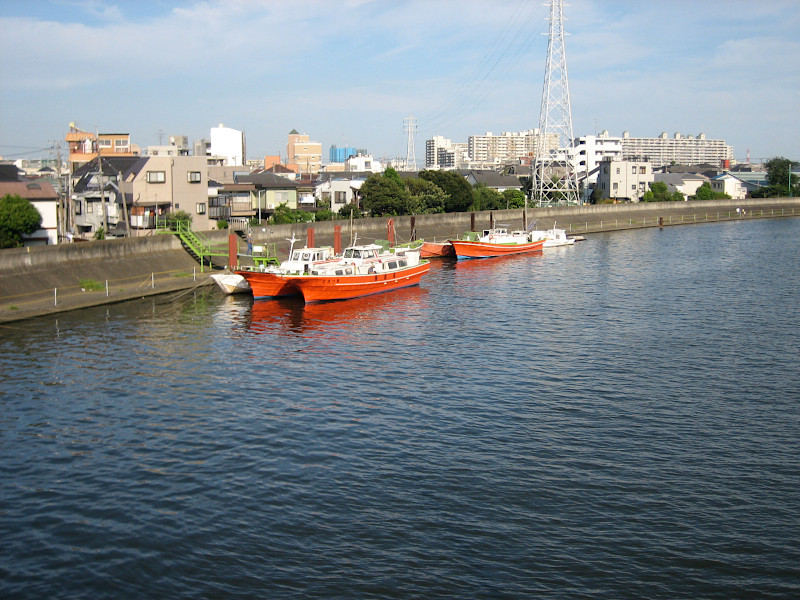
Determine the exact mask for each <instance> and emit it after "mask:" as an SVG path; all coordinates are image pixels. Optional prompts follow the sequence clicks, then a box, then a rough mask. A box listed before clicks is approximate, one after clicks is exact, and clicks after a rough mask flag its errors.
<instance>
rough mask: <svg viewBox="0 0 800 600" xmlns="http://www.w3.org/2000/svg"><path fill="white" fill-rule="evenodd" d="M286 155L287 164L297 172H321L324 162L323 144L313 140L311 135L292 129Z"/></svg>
mask: <svg viewBox="0 0 800 600" xmlns="http://www.w3.org/2000/svg"><path fill="white" fill-rule="evenodd" d="M286 156H287V163H286V166H287V167H289V168H290V169H292V170H293V171H294V172H295V173H319V171H320V165H321V163H322V144H321V143H320V142H312V141H310V138H309V136H307V135H305V134H301V133H298V132H297V130H296V129H292V130H291V131H290V132H289V140H288V143H287V144H286Z"/></svg>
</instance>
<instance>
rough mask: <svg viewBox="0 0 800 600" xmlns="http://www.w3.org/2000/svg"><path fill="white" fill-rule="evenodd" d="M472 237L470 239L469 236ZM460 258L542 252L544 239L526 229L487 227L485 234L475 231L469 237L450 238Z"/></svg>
mask: <svg viewBox="0 0 800 600" xmlns="http://www.w3.org/2000/svg"><path fill="white" fill-rule="evenodd" d="M470 237H471V238H472V239H469V238H470ZM450 243H451V244H453V248H454V250H455V253H456V256H457V257H458V258H492V257H496V256H508V255H510V254H522V253H527V252H541V251H542V248H543V247H544V239H540V238H538V237H536V236H535V235H531V234H530V233H528V232H526V231H511V232H509V231H508V228H507V227H503V226H499V227H494V228H493V229H485V230H484V231H483V235H481V236H478V235H477V234H475V233H473V234H472V235H471V236H467V239H462V240H450Z"/></svg>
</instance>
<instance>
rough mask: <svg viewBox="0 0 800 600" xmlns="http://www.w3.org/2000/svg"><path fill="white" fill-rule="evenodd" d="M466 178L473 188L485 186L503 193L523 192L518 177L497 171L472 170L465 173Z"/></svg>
mask: <svg viewBox="0 0 800 600" xmlns="http://www.w3.org/2000/svg"><path fill="white" fill-rule="evenodd" d="M464 177H465V178H466V180H467V183H469V184H470V185H471V186H473V187H474V186H476V185H484V186H486V187H487V188H489V189H493V190H496V191H497V192H499V193H501V194H502V193H503V192H505V191H506V190H519V191H522V182H521V181H520V180H519V177H517V176H516V175H503V174H502V173H498V172H497V171H478V170H471V171H467V172H465V173H464Z"/></svg>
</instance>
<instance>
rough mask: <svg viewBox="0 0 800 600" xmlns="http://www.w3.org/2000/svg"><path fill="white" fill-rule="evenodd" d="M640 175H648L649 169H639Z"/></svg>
mask: <svg viewBox="0 0 800 600" xmlns="http://www.w3.org/2000/svg"><path fill="white" fill-rule="evenodd" d="M639 175H647V167H639Z"/></svg>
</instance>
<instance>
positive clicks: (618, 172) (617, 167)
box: [617, 167, 619, 175]
mask: <svg viewBox="0 0 800 600" xmlns="http://www.w3.org/2000/svg"><path fill="white" fill-rule="evenodd" d="M617 175H619V167H617Z"/></svg>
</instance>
